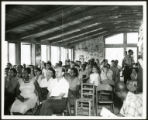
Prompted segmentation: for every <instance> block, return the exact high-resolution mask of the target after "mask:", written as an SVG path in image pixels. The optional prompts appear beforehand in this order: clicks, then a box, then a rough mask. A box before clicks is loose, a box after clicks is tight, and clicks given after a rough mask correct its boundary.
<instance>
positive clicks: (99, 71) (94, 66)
mask: <svg viewBox="0 0 148 120" xmlns="http://www.w3.org/2000/svg"><path fill="white" fill-rule="evenodd" d="M92 68H96V69H97V71H98V73H99V74H100V73H101V70H100V67H98V66H97V65H93V66H92Z"/></svg>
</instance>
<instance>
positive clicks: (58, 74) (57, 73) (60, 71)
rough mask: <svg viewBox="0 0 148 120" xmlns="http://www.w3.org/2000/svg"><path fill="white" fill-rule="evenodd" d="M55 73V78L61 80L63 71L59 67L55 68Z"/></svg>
mask: <svg viewBox="0 0 148 120" xmlns="http://www.w3.org/2000/svg"><path fill="white" fill-rule="evenodd" d="M55 73H56V78H61V77H63V75H64V73H65V69H64V68H63V67H61V66H56V67H55Z"/></svg>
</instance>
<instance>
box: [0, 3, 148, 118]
mask: <svg viewBox="0 0 148 120" xmlns="http://www.w3.org/2000/svg"><path fill="white" fill-rule="evenodd" d="M1 3H2V4H1V15H2V16H1V25H2V27H1V40H2V44H1V53H2V54H1V65H2V66H1V70H2V71H1V82H2V84H1V95H2V96H1V98H2V99H1V105H2V106H1V107H2V108H1V110H2V111H1V115H2V119H108V118H102V117H99V116H88V117H84V116H60V117H58V116H12V115H4V68H5V66H6V64H7V63H6V57H7V56H6V54H5V51H6V49H7V48H6V46H5V45H4V40H5V12H6V11H5V6H6V5H16V4H17V5H22V4H25V5H90V6H91V5H99V6H101V5H109V6H111V5H125V6H126V5H127V6H129V5H131V6H132V5H137V6H139V5H142V6H143V31H144V34H143V40H144V41H143V53H144V56H143V64H144V65H143V66H144V68H143V71H144V73H143V113H144V115H143V117H142V118H141V117H140V118H139V119H145V118H146V116H147V114H146V112H147V111H146V110H147V108H146V104H147V101H146V98H147V94H146V92H147V91H146V90H147V89H146V88H147V86H146V85H147V68H146V66H147V36H146V33H147V4H146V2H144V1H130V2H126V1H124V2H123V1H119V2H117V1H105V2H90V1H87V2H84V1H82V2H72V1H69V2H66V1H61V2H58V1H55V2H54V1H50V2H47V1H46V2H45V1H19V2H18V1H2V2H1ZM110 119H115V118H110ZM118 119H123V117H122V118H120V117H119V118H118ZM124 119H135V118H132V117H131V118H126V117H124ZM136 119H138V118H136Z"/></svg>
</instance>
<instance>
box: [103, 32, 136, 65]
mask: <svg viewBox="0 0 148 120" xmlns="http://www.w3.org/2000/svg"><path fill="white" fill-rule="evenodd" d="M137 43H138V33H121V34H117V35H114V36H111V37H108V38H106V39H105V44H106V49H105V58H106V59H108V61H109V63H110V62H111V60H115V59H117V60H118V61H119V65H121V63H122V60H123V58H124V52H125V51H128V50H129V49H132V50H133V52H134V60H135V62H137Z"/></svg>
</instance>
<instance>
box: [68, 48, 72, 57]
mask: <svg viewBox="0 0 148 120" xmlns="http://www.w3.org/2000/svg"><path fill="white" fill-rule="evenodd" d="M71 52H72V50H71V49H68V57H69V59H70V60H72V55H71Z"/></svg>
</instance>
